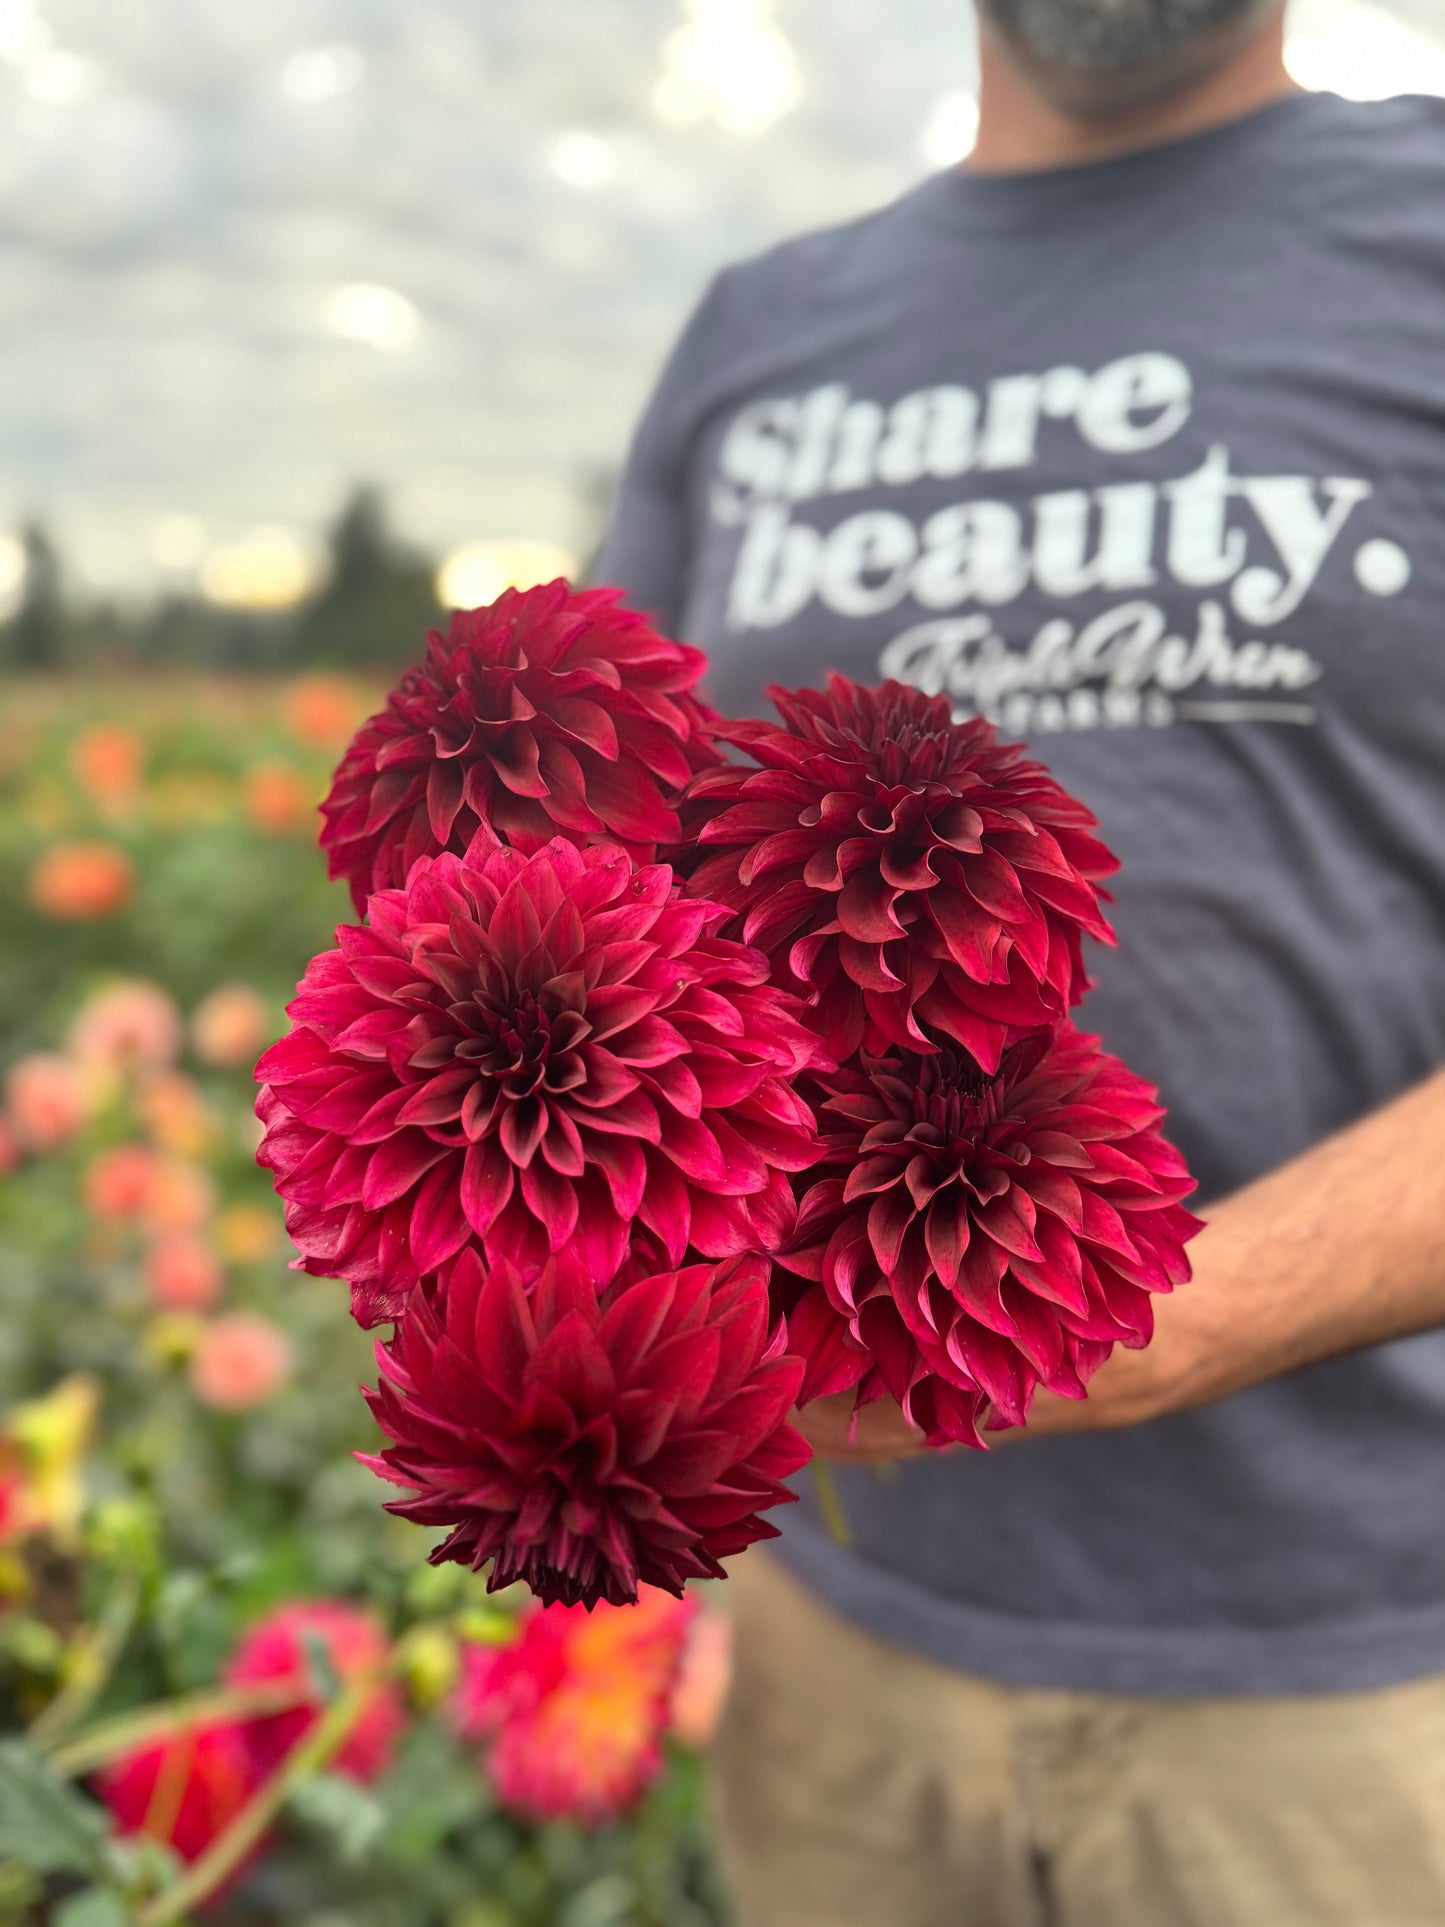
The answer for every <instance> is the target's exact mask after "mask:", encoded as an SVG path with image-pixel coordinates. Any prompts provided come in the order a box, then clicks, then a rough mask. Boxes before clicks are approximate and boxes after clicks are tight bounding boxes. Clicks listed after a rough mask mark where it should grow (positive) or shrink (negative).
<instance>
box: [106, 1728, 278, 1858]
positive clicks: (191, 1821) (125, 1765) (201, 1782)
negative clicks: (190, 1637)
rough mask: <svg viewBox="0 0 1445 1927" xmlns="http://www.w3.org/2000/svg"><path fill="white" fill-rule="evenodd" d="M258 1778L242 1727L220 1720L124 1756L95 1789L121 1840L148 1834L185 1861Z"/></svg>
mask: <svg viewBox="0 0 1445 1927" xmlns="http://www.w3.org/2000/svg"><path fill="white" fill-rule="evenodd" d="M264 1778H265V1771H264V1768H263V1767H262V1765H261V1763H260V1761H259V1760H258V1759H257V1758H256V1756H255V1755H254V1753H253V1752H252V1750H251V1748H250V1747H249V1746H248V1745H247V1742H246V1735H245V1731H244V1729H243V1728H242V1727H241V1726H239V1725H237V1724H235V1723H234V1722H225V1721H222V1722H217V1723H214V1724H212V1725H205V1726H191V1727H186V1728H185V1729H183V1730H182V1731H181V1732H179V1733H170V1734H167V1736H166V1737H165V1738H164V1739H161V1740H155V1741H152V1742H151V1743H150V1744H149V1745H146V1746H142V1747H139V1748H137V1750H136V1751H135V1752H133V1753H127V1754H125V1755H123V1756H122V1757H121V1758H120V1759H118V1760H114V1761H112V1762H111V1764H110V1765H109V1766H107V1767H104V1768H103V1769H102V1770H101V1772H100V1773H99V1774H98V1775H97V1776H96V1783H95V1785H96V1791H97V1792H98V1793H99V1795H100V1797H101V1799H102V1800H103V1801H104V1802H105V1804H106V1806H107V1807H109V1809H110V1811H111V1812H112V1814H114V1816H115V1819H116V1824H117V1827H118V1829H119V1831H120V1832H121V1833H122V1834H132V1833H144V1834H148V1835H149V1836H150V1837H151V1839H152V1840H159V1841H162V1842H163V1843H164V1844H165V1845H166V1846H168V1847H170V1848H172V1849H173V1850H174V1851H175V1852H176V1853H177V1854H179V1855H180V1857H181V1859H182V1860H186V1861H190V1860H198V1859H199V1858H200V1856H201V1855H202V1854H203V1853H204V1852H205V1850H206V1848H207V1847H209V1846H210V1845H211V1843H212V1841H214V1840H215V1839H216V1838H217V1836H218V1835H219V1834H221V1833H223V1832H224V1831H225V1829H226V1828H227V1827H228V1826H229V1825H230V1823H231V1821H232V1820H234V1819H235V1817H236V1815H237V1814H238V1813H239V1812H240V1811H241V1809H242V1808H243V1807H244V1806H245V1804H246V1802H247V1801H248V1800H249V1799H250V1798H251V1796H252V1794H253V1793H255V1791H256V1790H257V1788H258V1787H259V1786H260V1784H261V1782H262V1780H263V1779H264ZM238 1871H239V1870H238Z"/></svg>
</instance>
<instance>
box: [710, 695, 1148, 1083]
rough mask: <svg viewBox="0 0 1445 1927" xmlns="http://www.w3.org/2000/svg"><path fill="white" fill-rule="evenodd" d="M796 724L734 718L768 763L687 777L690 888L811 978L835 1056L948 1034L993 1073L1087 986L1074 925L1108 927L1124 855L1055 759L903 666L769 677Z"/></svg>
mask: <svg viewBox="0 0 1445 1927" xmlns="http://www.w3.org/2000/svg"><path fill="white" fill-rule="evenodd" d="M768 693H769V695H770V696H771V697H772V699H773V701H774V703H775V704H776V705H777V707H778V710H779V712H780V714H781V715H782V718H783V722H784V725H785V727H783V728H779V727H778V726H777V725H776V724H773V723H750V722H742V723H729V724H727V725H726V726H725V727H724V728H723V729H722V730H721V731H720V734H721V735H722V736H723V737H724V738H725V740H727V741H729V742H732V743H735V744H737V746H738V747H739V748H741V749H745V750H746V751H747V752H748V754H749V755H750V756H752V757H754V758H755V759H756V761H757V762H758V763H759V764H761V766H762V767H761V768H759V769H743V768H734V767H731V766H729V767H727V768H723V769H718V770H715V771H709V772H704V773H703V774H702V775H700V776H699V777H698V778H697V779H696V781H695V782H694V783H693V785H692V788H691V790H690V791H689V799H688V806H687V809H686V812H685V814H686V816H687V818H688V827H689V828H691V829H692V830H694V831H695V832H696V834H697V838H698V841H699V843H700V845H701V861H698V862H696V863H695V864H694V866H693V875H692V886H691V887H692V888H694V889H695V890H696V891H697V893H698V894H699V896H705V897H709V898H712V899H713V900H715V901H716V902H719V903H725V904H726V905H727V906H728V908H729V909H730V910H732V911H733V912H735V915H736V923H735V925H734V926H733V927H732V928H731V930H730V934H732V935H736V936H741V937H742V938H743V940H744V941H745V942H747V943H752V944H757V945H758V946H759V947H760V948H761V949H763V950H766V951H767V952H768V953H769V955H770V956H771V957H772V958H773V959H774V971H775V978H774V980H775V982H777V983H779V984H781V985H783V986H785V987H786V988H788V989H792V990H797V991H800V992H802V993H803V994H805V995H806V996H807V997H808V999H809V1001H810V1003H811V1004H812V1005H813V1007H814V1023H815V1025H816V1028H817V1029H818V1031H819V1033H820V1035H821V1036H822V1038H823V1041H824V1043H825V1045H826V1046H827V1048H828V1050H829V1052H830V1053H831V1054H832V1055H833V1056H834V1057H835V1058H837V1059H838V1060H839V1061H840V1062H841V1061H842V1060H843V1059H844V1058H846V1057H848V1056H850V1055H851V1054H852V1052H853V1051H855V1050H857V1049H858V1048H859V1046H860V1045H862V1046H864V1047H865V1048H867V1049H869V1050H871V1051H880V1050H886V1049H887V1048H888V1047H889V1046H890V1045H897V1046H899V1047H901V1048H903V1049H906V1050H922V1051H927V1050H932V1049H933V1048H934V1045H935V1042H936V1041H937V1040H938V1039H939V1038H954V1039H956V1040H957V1042H959V1043H960V1044H962V1045H963V1047H964V1049H965V1050H967V1051H968V1052H970V1053H971V1055H972V1056H974V1057H975V1058H976V1059H977V1060H978V1062H979V1063H980V1064H981V1065H982V1066H983V1068H984V1069H985V1070H987V1071H994V1070H997V1068H998V1062H999V1053H1000V1051H1001V1050H1002V1049H1003V1047H1004V1045H1005V1044H1006V1043H1007V1042H1008V1041H1009V1039H1010V1038H1011V1037H1016V1036H1018V1035H1020V1034H1022V1033H1023V1032H1024V1031H1027V1030H1030V1029H1033V1028H1035V1027H1037V1026H1039V1025H1042V1024H1052V1023H1056V1022H1057V1021H1058V1020H1059V1019H1060V1018H1061V1017H1062V1016H1063V1015H1064V1014H1065V1012H1066V1011H1067V1010H1068V1009H1069V1007H1070V1005H1071V1004H1073V1003H1076V1002H1077V1001H1078V999H1079V997H1080V996H1081V995H1082V994H1083V992H1084V990H1085V989H1086V987H1087V978H1086V977H1085V975H1084V967H1083V960H1082V957H1081V954H1080V937H1081V935H1082V934H1085V933H1087V934H1088V935H1090V936H1093V937H1098V938H1102V939H1104V940H1106V941H1111V940H1112V933H1111V932H1110V929H1109V926H1108V924H1107V923H1106V922H1105V920H1104V918H1103V915H1102V914H1101V912H1100V909H1099V897H1100V894H1101V893H1100V891H1099V889H1098V887H1097V885H1098V879H1099V878H1101V877H1104V876H1107V875H1109V874H1110V873H1111V872H1112V871H1113V870H1114V869H1116V868H1117V865H1116V863H1115V861H1114V858H1113V857H1112V856H1111V855H1110V854H1109V852H1108V851H1107V850H1106V849H1105V848H1104V846H1103V844H1102V843H1100V842H1099V841H1098V840H1097V838H1096V837H1095V836H1094V835H1093V834H1092V832H1093V831H1094V829H1095V828H1096V827H1097V825H1096V823H1095V820H1094V818H1093V816H1092V815H1091V814H1090V813H1089V811H1088V810H1086V809H1085V808H1084V806H1083V804H1082V803H1079V802H1076V801H1075V800H1074V798H1073V797H1071V796H1069V795H1068V794H1067V792H1066V791H1065V790H1063V789H1062V788H1060V786H1059V784H1058V783H1056V782H1055V781H1054V779H1053V777H1052V776H1050V775H1049V773H1048V772H1047V770H1045V769H1044V768H1043V766H1042V765H1041V764H1039V763H1035V762H1032V761H1030V759H1029V758H1028V757H1027V756H1025V755H1024V753H1023V751H1022V750H1021V749H1019V748H1018V747H1017V746H1015V745H1011V744H1005V743H1000V742H999V740H998V736H997V733H996V731H995V730H994V728H993V726H992V725H991V724H990V723H986V722H983V721H981V720H973V721H970V722H955V721H954V719H953V714H952V710H951V708H950V705H949V702H948V699H947V697H945V696H926V695H924V694H923V693H922V692H921V691H919V690H916V689H907V688H905V687H904V686H903V685H902V684H901V683H896V682H886V683H884V684H882V685H881V687H879V688H878V689H864V688H862V687H860V685H859V684H857V683H853V682H849V681H847V680H846V679H845V678H844V677H842V676H832V677H830V678H829V681H828V688H827V693H826V694H824V693H823V692H821V691H819V690H815V689H798V690H786V689H777V688H774V689H770V690H769V692H768Z"/></svg>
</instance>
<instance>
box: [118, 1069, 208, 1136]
mask: <svg viewBox="0 0 1445 1927" xmlns="http://www.w3.org/2000/svg"><path fill="white" fill-rule="evenodd" d="M136 1110H137V1111H138V1112H139V1114H140V1118H141V1121H142V1122H143V1123H144V1125H145V1127H146V1129H147V1130H148V1131H149V1132H150V1134H151V1136H152V1138H154V1140H155V1142H156V1143H157V1144H158V1145H159V1146H160V1148H161V1149H162V1150H163V1151H171V1152H174V1153H175V1154H176V1156H177V1157H195V1156H197V1155H198V1154H199V1153H200V1152H202V1151H204V1150H205V1149H206V1147H207V1146H208V1145H209V1144H210V1143H211V1142H212V1140H213V1139H214V1138H215V1135H216V1120H215V1117H214V1116H213V1115H212V1113H211V1110H210V1107H209V1106H208V1105H207V1103H206V1100H205V1099H204V1098H203V1097H202V1096H201V1093H200V1092H199V1091H198V1090H197V1089H196V1086H195V1085H194V1084H193V1083H192V1082H191V1080H190V1078H189V1077H187V1076H186V1075H185V1073H184V1072H183V1071H162V1072H160V1073H159V1074H158V1075H157V1076H155V1077H148V1078H147V1079H146V1081H145V1083H144V1084H143V1085H142V1086H141V1088H140V1090H139V1091H138V1092H137V1093H136Z"/></svg>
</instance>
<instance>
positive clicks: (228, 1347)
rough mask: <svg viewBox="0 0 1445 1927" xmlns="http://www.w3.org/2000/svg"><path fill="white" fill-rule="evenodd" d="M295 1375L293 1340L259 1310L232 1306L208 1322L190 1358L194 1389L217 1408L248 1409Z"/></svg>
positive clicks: (221, 1410)
mask: <svg viewBox="0 0 1445 1927" xmlns="http://www.w3.org/2000/svg"><path fill="white" fill-rule="evenodd" d="M290 1376H291V1341H290V1340H289V1339H288V1338H287V1336H286V1334H285V1332H283V1331H282V1330H281V1328H280V1326H279V1325H273V1324H272V1323H271V1320H270V1319H269V1318H263V1317H262V1316H261V1315H260V1313H259V1312H254V1311H233V1312H228V1313H227V1314H226V1315H225V1317H223V1318H217V1319H215V1320H213V1321H212V1323H211V1324H209V1325H208V1326H207V1327H206V1330H205V1332H204V1334H203V1335H202V1338H201V1342H200V1344H199V1345H197V1347H196V1350H195V1354H194V1356H193V1357H192V1359H191V1370H190V1378H191V1389H192V1391H193V1392H194V1393H195V1394H196V1397H197V1398H198V1399H200V1400H201V1402H202V1404H205V1405H209V1406H211V1408H212V1409H213V1410H214V1411H217V1412H246V1411H249V1410H250V1409H251V1408H252V1407H253V1406H256V1405H264V1404H265V1403H266V1401H267V1400H268V1399H271V1398H274V1397H275V1396H276V1394H277V1392H279V1391H280V1389H281V1387H282V1386H283V1385H284V1384H285V1383H286V1380H287V1379H288V1378H289V1377H290Z"/></svg>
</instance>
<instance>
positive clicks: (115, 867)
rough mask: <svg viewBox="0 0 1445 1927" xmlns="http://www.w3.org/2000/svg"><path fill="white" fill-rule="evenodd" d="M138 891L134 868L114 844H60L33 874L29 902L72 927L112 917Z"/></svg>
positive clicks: (48, 853) (36, 867)
mask: <svg viewBox="0 0 1445 1927" xmlns="http://www.w3.org/2000/svg"><path fill="white" fill-rule="evenodd" d="M134 888H135V866H134V865H133V864H132V863H131V860H130V858H129V857H128V856H127V855H126V853H125V851H124V850H119V849H117V848H116V846H115V845H114V844H113V843H57V844H55V845H54V846H53V848H51V849H49V850H47V851H46V852H45V854H44V855H43V856H42V857H41V858H40V860H39V861H38V862H37V863H36V865H35V867H34V869H33V870H32V871H31V872H30V900H31V902H32V903H33V904H34V905H35V907H36V909H37V910H42V911H43V912H44V913H45V915H46V916H47V917H61V918H64V919H65V920H66V921H67V922H71V923H87V922H92V921H94V920H95V919H97V918H100V917H113V916H114V915H115V913H116V911H117V910H119V909H121V908H122V907H123V905H124V904H125V903H126V902H127V900H128V899H129V897H130V894H131V891H132V890H133V889H134Z"/></svg>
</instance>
